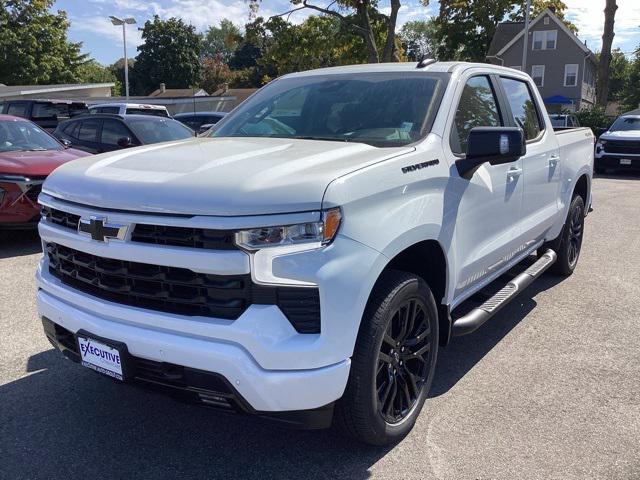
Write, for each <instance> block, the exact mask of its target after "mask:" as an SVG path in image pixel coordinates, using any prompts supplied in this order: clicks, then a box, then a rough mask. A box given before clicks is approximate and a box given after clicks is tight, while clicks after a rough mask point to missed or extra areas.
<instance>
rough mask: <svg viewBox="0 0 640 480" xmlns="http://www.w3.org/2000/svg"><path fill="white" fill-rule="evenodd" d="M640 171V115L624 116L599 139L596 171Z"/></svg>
mask: <svg viewBox="0 0 640 480" xmlns="http://www.w3.org/2000/svg"><path fill="white" fill-rule="evenodd" d="M625 169H626V170H628V169H635V170H637V169H640V115H622V116H620V117H618V119H617V120H616V121H615V122H613V125H611V126H610V127H609V129H608V130H607V131H606V132H604V133H603V134H602V135H600V137H599V138H598V141H597V143H596V156H595V171H596V173H604V172H605V171H606V170H625Z"/></svg>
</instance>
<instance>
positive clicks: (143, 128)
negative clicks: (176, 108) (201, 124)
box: [127, 118, 194, 144]
mask: <svg viewBox="0 0 640 480" xmlns="http://www.w3.org/2000/svg"><path fill="white" fill-rule="evenodd" d="M127 125H128V126H129V127H130V128H131V130H133V133H135V135H136V137H138V139H140V141H141V142H142V143H145V144H146V143H159V142H169V141H171V140H182V139H185V138H193V136H194V134H193V131H192V130H191V129H189V128H187V127H185V126H184V125H183V124H181V123H180V122H176V121H175V120H172V119H170V118H163V119H159V120H156V119H153V120H152V119H150V118H149V119H147V118H128V119H127Z"/></svg>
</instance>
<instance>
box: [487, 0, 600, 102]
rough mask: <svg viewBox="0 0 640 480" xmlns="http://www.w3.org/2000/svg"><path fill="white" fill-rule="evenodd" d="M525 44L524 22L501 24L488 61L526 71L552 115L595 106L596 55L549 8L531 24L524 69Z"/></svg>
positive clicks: (490, 48)
mask: <svg viewBox="0 0 640 480" xmlns="http://www.w3.org/2000/svg"><path fill="white" fill-rule="evenodd" d="M523 41H524V22H502V23H499V24H498V26H497V28H496V32H495V34H494V36H493V39H492V41H491V45H490V46H489V51H488V52H487V61H488V62H489V63H493V64H495V65H503V66H505V67H510V68H516V69H518V70H525V71H526V72H527V73H528V74H529V75H531V77H532V78H533V80H534V82H535V83H536V85H537V86H538V89H539V90H540V94H541V95H542V98H543V99H544V102H545V105H546V107H547V110H548V111H549V112H551V113H558V112H560V111H562V110H569V111H577V110H580V109H582V108H589V107H591V106H593V105H594V104H595V102H596V71H597V70H596V66H597V62H596V58H595V55H594V54H593V52H591V50H589V49H588V48H587V46H586V45H585V44H584V43H583V42H581V41H580V39H579V38H578V37H577V35H575V34H574V33H573V32H572V31H571V30H569V29H568V28H567V26H566V25H565V24H564V23H562V20H560V19H559V18H558V17H557V16H556V15H555V14H554V13H553V12H552V11H551V10H550V9H546V10H544V11H543V12H542V13H540V15H538V16H537V17H536V18H534V19H533V20H532V21H531V22H530V23H529V35H528V38H527V64H526V65H525V66H524V68H523V65H522V53H523Z"/></svg>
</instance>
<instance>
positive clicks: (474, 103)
mask: <svg viewBox="0 0 640 480" xmlns="http://www.w3.org/2000/svg"><path fill="white" fill-rule="evenodd" d="M501 125H502V122H501V121H500V113H499V111H498V102H497V100H496V96H495V94H494V92H493V88H491V82H490V81H489V78H488V77H485V76H479V77H472V78H470V79H469V80H467V83H466V85H465V86H464V90H463V91H462V96H461V97H460V103H459V104H458V110H457V111H456V116H455V118H454V120H453V125H452V126H451V135H450V137H449V144H450V146H451V150H452V151H453V153H456V154H459V155H460V154H464V153H465V152H466V151H467V143H468V139H469V132H470V131H471V129H472V128H474V127H499V126H501Z"/></svg>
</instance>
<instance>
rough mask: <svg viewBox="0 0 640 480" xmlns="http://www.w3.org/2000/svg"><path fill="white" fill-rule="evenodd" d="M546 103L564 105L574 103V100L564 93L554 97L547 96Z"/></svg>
mask: <svg viewBox="0 0 640 480" xmlns="http://www.w3.org/2000/svg"><path fill="white" fill-rule="evenodd" d="M544 103H548V104H550V105H554V104H555V105H558V104H560V105H562V104H566V103H573V100H571V99H570V98H567V97H565V96H564V95H554V96H553V97H547V98H545V99H544Z"/></svg>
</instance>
